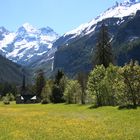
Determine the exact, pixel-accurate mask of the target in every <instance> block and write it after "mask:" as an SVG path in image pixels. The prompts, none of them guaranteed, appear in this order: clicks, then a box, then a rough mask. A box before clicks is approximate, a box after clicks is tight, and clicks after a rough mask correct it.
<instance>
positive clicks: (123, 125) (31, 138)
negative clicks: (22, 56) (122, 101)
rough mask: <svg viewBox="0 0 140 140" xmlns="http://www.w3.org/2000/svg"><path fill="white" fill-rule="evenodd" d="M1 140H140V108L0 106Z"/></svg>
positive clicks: (49, 105) (63, 105)
mask: <svg viewBox="0 0 140 140" xmlns="http://www.w3.org/2000/svg"><path fill="white" fill-rule="evenodd" d="M0 140H140V108H138V109H131V110H118V109H117V107H100V108H96V109H90V105H66V104H48V105H41V104H32V105H29V104H24V105H16V104H15V103H11V104H10V105H4V104H3V103H0Z"/></svg>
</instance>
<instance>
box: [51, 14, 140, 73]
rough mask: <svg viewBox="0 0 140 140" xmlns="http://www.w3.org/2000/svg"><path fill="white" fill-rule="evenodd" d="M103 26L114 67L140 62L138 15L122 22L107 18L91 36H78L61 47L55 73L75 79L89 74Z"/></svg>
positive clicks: (139, 18)
mask: <svg viewBox="0 0 140 140" xmlns="http://www.w3.org/2000/svg"><path fill="white" fill-rule="evenodd" d="M118 22H120V24H118ZM103 23H105V25H107V26H108V31H109V35H110V38H111V40H112V42H111V43H112V47H113V50H114V56H115V59H116V60H115V61H116V63H117V64H118V65H124V63H126V62H128V61H129V60H130V59H134V60H138V61H139V62H140V55H139V54H140V41H139V40H140V11H137V13H136V15H135V16H128V17H124V18H123V19H119V18H109V19H105V20H104V21H101V22H98V23H97V25H96V28H95V30H94V31H93V32H92V33H90V34H88V35H86V36H83V37H80V36H79V38H77V39H73V40H71V41H70V42H68V44H66V43H63V45H62V46H60V47H59V48H58V51H57V52H56V53H55V57H54V70H55V71H56V70H57V69H63V70H64V71H65V72H66V73H68V75H75V74H76V73H77V72H79V71H85V72H88V71H90V70H91V68H92V67H93V64H92V60H93V57H94V53H95V45H96V42H97V37H98V33H99V31H100V27H101V25H102V24H103ZM92 28H94V27H91V29H92ZM61 41H62V38H61V40H60V42H61ZM57 42H59V41H57ZM64 42H65V41H64Z"/></svg>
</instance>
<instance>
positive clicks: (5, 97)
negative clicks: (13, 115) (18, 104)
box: [3, 94, 10, 105]
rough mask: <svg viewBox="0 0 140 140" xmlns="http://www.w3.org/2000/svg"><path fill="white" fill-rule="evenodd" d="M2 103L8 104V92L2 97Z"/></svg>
mask: <svg viewBox="0 0 140 140" xmlns="http://www.w3.org/2000/svg"><path fill="white" fill-rule="evenodd" d="M3 103H4V104H5V105H9V104H10V100H9V97H8V94H7V95H6V96H4V97H3Z"/></svg>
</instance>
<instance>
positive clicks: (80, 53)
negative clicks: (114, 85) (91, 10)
mask: <svg viewBox="0 0 140 140" xmlns="http://www.w3.org/2000/svg"><path fill="white" fill-rule="evenodd" d="M103 23H104V24H105V25H107V26H108V31H109V35H110V38H111V40H110V41H111V44H112V47H113V51H114V54H115V58H116V63H117V64H118V65H124V63H126V62H128V61H129V60H130V59H135V60H138V61H139V62H140V55H139V54H140V0H125V1H124V2H123V3H118V2H116V3H115V5H114V6H112V7H110V8H108V9H107V10H106V11H105V12H103V13H102V14H100V15H99V16H97V17H96V18H95V19H93V20H91V21H90V22H88V23H85V24H82V25H80V26H79V27H78V28H76V29H74V30H72V31H69V32H67V33H65V34H64V35H62V36H59V35H58V34H57V33H56V32H55V31H53V29H51V28H50V27H46V28H40V29H36V28H34V27H33V26H32V25H30V24H29V23H25V24H24V25H22V26H21V27H20V28H18V30H17V31H16V32H10V31H8V30H7V29H5V28H4V27H1V28H0V53H1V55H3V56H5V57H6V58H8V59H10V60H12V61H13V62H15V63H18V64H20V65H22V66H24V67H28V68H30V69H32V71H36V70H37V69H40V68H41V69H43V70H44V72H45V74H46V75H47V76H51V74H52V73H54V72H55V71H56V70H58V69H63V70H64V72H65V73H66V74H67V75H69V76H74V75H76V73H78V72H80V71H84V72H89V71H90V70H91V69H92V67H93V66H92V65H93V64H92V57H93V55H94V52H95V45H96V42H97V37H98V33H99V30H100V28H101V25H102V24H103ZM0 59H1V58H0Z"/></svg>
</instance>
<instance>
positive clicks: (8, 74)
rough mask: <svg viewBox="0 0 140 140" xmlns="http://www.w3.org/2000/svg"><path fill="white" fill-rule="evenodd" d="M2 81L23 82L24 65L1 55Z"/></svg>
mask: <svg viewBox="0 0 140 140" xmlns="http://www.w3.org/2000/svg"><path fill="white" fill-rule="evenodd" d="M0 82H1V83H3V82H8V83H12V84H21V82H22V67H21V66H20V65H17V64H15V63H13V62H12V61H10V60H8V59H6V58H4V57H3V56H1V55H0Z"/></svg>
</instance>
